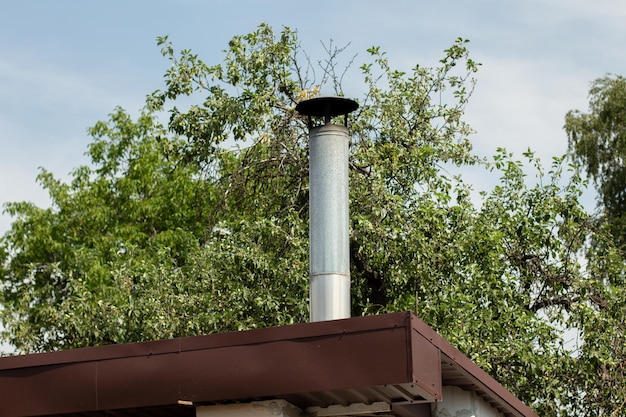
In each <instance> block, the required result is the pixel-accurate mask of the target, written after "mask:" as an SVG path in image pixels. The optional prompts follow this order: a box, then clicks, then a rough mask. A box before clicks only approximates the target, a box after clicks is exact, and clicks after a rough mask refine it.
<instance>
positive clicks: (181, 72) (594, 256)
mask: <svg viewBox="0 0 626 417" xmlns="http://www.w3.org/2000/svg"><path fill="white" fill-rule="evenodd" d="M158 43H159V45H160V46H161V48H162V53H163V55H164V57H165V58H166V59H168V60H169V61H170V63H171V67H170V69H169V70H168V71H167V72H166V74H165V85H164V87H163V89H160V90H157V91H155V92H153V93H152V94H150V95H149V96H148V97H147V100H146V106H145V108H144V109H142V111H141V113H140V115H139V116H138V117H137V118H136V119H133V118H132V117H131V116H130V115H129V114H127V113H126V112H125V111H124V110H122V109H115V110H114V112H113V113H112V114H111V115H110V116H109V119H108V120H107V121H105V122H98V123H97V124H96V125H95V126H94V127H93V128H92V129H91V130H90V134H91V136H92V137H93V141H92V143H91V144H90V146H89V149H88V155H89V156H90V158H91V164H90V166H82V167H78V168H77V169H75V170H74V171H73V173H72V181H71V182H70V183H67V184H66V183H63V182H61V181H59V180H57V179H55V178H54V176H53V175H51V174H50V173H48V172H46V171H42V172H41V174H40V175H39V177H38V179H39V181H40V183H41V184H42V186H43V187H44V188H45V189H46V190H47V191H48V193H49V195H50V197H51V200H52V206H51V207H50V208H39V207H36V206H34V205H33V204H30V203H24V202H18V203H10V204H8V205H6V206H5V210H6V211H7V212H8V213H9V214H11V215H12V216H14V218H15V220H14V222H13V224H12V227H11V230H10V231H9V232H8V233H7V234H6V235H5V236H4V237H3V238H2V240H1V243H0V255H1V257H2V263H1V265H2V271H1V280H2V304H3V308H4V310H3V311H2V322H3V324H4V326H5V329H6V332H5V335H4V336H5V339H6V340H8V341H10V342H11V343H12V344H13V345H14V346H16V347H17V348H18V349H19V350H20V351H24V352H37V351H45V350H54V349H63V348H71V347H82V346H92V345H100V344H107V343H120V342H127V341H139V340H149V339H156V338H169V337H176V336H185V335H194V334H203V333H212V332H223V331H229V330H240V329H247V328H253V327H261V326H272V325H278V324H289V323H295V322H302V321H306V320H307V316H308V313H307V297H308V259H307V258H308V242H307V239H308V236H307V235H308V230H307V229H308V160H307V152H308V150H307V131H308V128H307V125H306V121H305V120H303V118H302V117H300V116H299V115H298V114H297V113H296V112H295V104H296V103H297V102H298V101H300V100H302V99H305V98H308V97H311V96H314V95H316V94H319V91H320V90H321V89H324V90H326V89H330V88H335V89H337V91H336V93H339V94H341V85H342V83H341V79H342V77H343V75H344V73H341V74H338V73H336V68H338V67H337V57H338V55H339V54H340V52H341V51H342V48H339V49H337V48H332V47H329V48H328V53H329V57H328V59H327V60H325V61H321V64H320V65H319V66H318V65H316V64H313V63H311V62H310V61H309V60H308V59H306V57H305V58H304V59H303V57H302V52H301V51H300V49H299V46H298V41H297V36H296V34H295V32H292V31H291V30H290V29H288V28H283V30H282V31H281V32H280V33H279V34H278V35H276V34H275V33H274V32H273V31H272V29H271V28H270V27H269V26H267V25H261V26H259V27H258V28H257V29H256V30H255V31H254V32H252V33H250V34H247V35H243V36H237V37H234V38H233V39H232V40H231V42H230V43H229V45H228V49H227V50H226V51H225V56H224V60H223V62H222V63H220V64H216V65H213V66H211V65H207V64H205V63H204V62H203V61H202V60H201V59H200V58H198V56H196V55H195V54H193V53H192V52H191V51H190V50H182V51H180V52H176V51H175V49H174V48H173V46H172V44H171V43H170V42H169V40H168V39H167V38H166V37H163V38H159V40H158ZM477 69H478V64H477V63H475V62H474V61H473V60H472V59H471V58H470V56H469V52H468V50H467V42H466V41H464V40H462V39H458V40H457V41H456V42H454V43H453V45H452V46H451V47H450V48H449V49H447V50H446V51H444V53H443V58H442V59H441V61H440V62H439V63H438V64H437V66H435V67H432V68H431V67H424V66H420V65H416V66H415V67H414V68H412V69H411V70H409V71H400V70H397V69H394V68H392V66H391V65H390V63H389V62H388V60H387V58H386V56H385V54H384V53H383V52H381V51H380V49H379V48H376V47H373V48H370V49H369V50H368V58H367V60H366V62H365V63H364V64H363V65H362V66H360V67H359V71H360V72H361V74H362V76H363V80H364V84H363V91H364V94H363V96H362V97H360V98H359V102H360V108H359V110H358V112H357V113H356V114H355V115H354V117H353V118H352V120H351V125H350V131H351V141H350V151H351V156H350V201H351V208H350V210H351V214H350V217H351V230H350V244H351V274H352V309H353V314H354V315H362V314H377V313H383V312H388V311H398V310H413V311H416V312H417V314H418V315H419V316H420V317H422V318H423V319H424V320H425V321H426V322H427V323H429V324H430V325H431V326H432V327H433V328H435V329H436V330H438V331H439V332H440V333H441V334H442V335H443V336H444V337H446V338H447V339H448V340H450V341H451V342H452V343H453V344H454V345H456V346H458V347H459V348H460V349H461V350H462V351H464V352H465V353H466V354H467V355H469V356H470V357H471V358H472V359H473V360H474V361H476V362H477V363H478V364H479V365H481V366H482V367H483V368H484V369H485V370H487V371H488V372H489V373H491V374H492V375H493V376H494V377H496V378H497V379H498V380H499V381H501V382H502V383H503V384H505V385H506V386H507V387H508V388H509V389H511V390H512V392H513V393H515V394H516V395H517V396H518V397H520V398H521V399H522V400H524V401H525V402H527V403H528V404H530V405H531V406H533V407H534V408H535V409H536V410H537V411H538V413H539V414H541V415H546V416H550V415H553V416H561V415H570V413H578V414H577V415H587V416H606V415H610V414H611V413H612V412H618V411H616V410H619V407H620V404H623V401H624V399H625V398H626V395H625V393H624V386H626V385H625V381H624V364H625V363H626V362H624V361H625V360H626V356H625V352H624V331H623V326H624V325H623V322H624V320H623V318H624V307H623V306H624V303H623V301H624V296H625V294H624V290H623V288H624V286H623V284H624V282H623V280H624V278H623V271H622V260H621V258H620V256H619V253H618V252H617V251H616V250H614V248H613V246H612V245H611V242H610V239H609V240H608V241H607V244H606V245H603V246H602V250H601V251H598V252H597V253H594V252H593V250H595V249H597V248H598V247H589V245H588V242H589V239H593V240H594V241H600V240H601V239H604V238H605V236H606V235H605V232H604V229H603V228H602V227H601V225H599V224H598V223H596V222H595V221H594V219H593V218H591V217H590V216H589V215H588V214H587V213H586V212H585V210H584V209H583V207H582V206H581V204H580V202H579V197H580V193H581V189H582V188H581V187H582V180H581V178H580V177H579V176H578V175H577V174H576V171H574V170H572V169H571V167H567V166H564V164H563V160H562V159H560V158H556V159H555V160H554V161H553V165H552V167H551V169H549V170H548V171H547V172H546V171H545V170H544V169H543V168H542V165H541V163H540V162H539V161H537V160H536V158H535V157H534V156H533V154H532V153H531V152H528V153H527V154H526V156H525V157H526V159H527V160H528V161H530V162H531V164H532V166H533V167H534V168H533V169H534V172H535V174H536V175H535V176H529V175H528V174H527V173H525V172H524V169H523V166H524V165H523V164H522V163H521V162H518V161H516V160H515V159H514V158H513V156H512V155H510V154H508V153H507V152H506V151H505V150H500V151H499V152H498V154H497V155H495V156H494V158H493V159H492V160H490V161H486V160H483V159H481V158H478V157H477V156H476V155H474V154H473V153H472V151H471V145H470V141H469V135H470V134H471V133H472V131H471V128H470V127H469V126H468V125H467V124H466V123H465V122H464V120H463V117H462V116H463V110H464V106H465V105H466V103H467V102H468V99H469V97H470V95H471V92H472V90H473V85H474V81H473V79H472V77H473V75H474V73H475V72H476V70H477ZM316 73H318V74H321V75H319V76H318V78H316V77H315V74H316ZM163 120H166V122H164V121H163ZM469 165H477V166H480V167H482V168H483V169H485V170H486V171H485V172H486V175H497V176H498V177H499V178H500V182H499V184H498V185H497V186H496V187H495V188H494V189H493V190H491V191H489V192H483V193H481V197H480V202H478V203H477V202H476V198H472V197H471V196H472V188H471V186H470V185H469V184H466V183H464V182H463V180H462V178H461V177H460V176H454V175H451V174H450V173H449V171H450V170H452V167H459V169H460V170H461V171H462V168H463V167H466V166H469ZM585 251H588V252H585ZM583 253H588V257H587V259H586V260H585V265H582V264H581V260H582V255H583ZM620 326H621V327H620ZM565 329H573V330H570V333H571V331H573V332H575V333H577V334H578V335H579V338H580V341H579V342H578V343H575V344H572V343H569V344H567V343H565V341H564V337H565V336H564V331H565ZM619 329H621V331H619Z"/></svg>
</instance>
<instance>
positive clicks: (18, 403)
mask: <svg viewBox="0 0 626 417" xmlns="http://www.w3.org/2000/svg"><path fill="white" fill-rule="evenodd" d="M442 366H446V367H447V368H446V369H442ZM446 375H448V376H452V377H453V378H454V379H455V380H457V381H458V380H460V381H462V384H463V385H464V387H466V389H467V387H470V389H473V390H475V391H476V392H477V394H478V395H480V396H482V397H483V398H484V399H485V400H487V401H488V402H489V403H491V404H492V406H494V407H495V408H497V409H498V410H500V411H501V412H503V413H504V415H506V416H519V417H526V416H529V417H530V416H534V417H536V414H534V413H533V412H532V411H531V410H530V409H529V408H528V407H527V406H525V405H524V404H523V403H521V401H519V400H518V399H517V398H516V397H515V396H513V395H512V394H511V393H509V392H508V391H507V390H506V389H504V388H503V387H502V386H501V385H500V384H498V383H497V382H496V381H495V380H493V378H491V377H490V376H489V375H487V374H486V373H485V372H484V371H482V370H481V369H480V368H478V367H477V366H476V365H475V364H474V363H473V362H471V361H470V360H469V359H468V358H467V357H466V356H464V355H463V354H461V353H460V352H459V351H458V350H456V349H455V348H454V347H452V346H451V345H450V344H449V343H448V342H446V341H445V340H444V339H443V338H442V337H441V336H439V335H438V334H437V333H436V332H434V331H433V330H432V329H430V328H429V327H428V326H427V325H426V324H425V323H424V322H422V321H421V320H419V319H418V318H417V317H416V316H414V315H413V314H411V313H393V314H386V315H380V316H368V317H354V318H349V319H344V320H336V321H325V322H315V323H305V324H297V325H291V326H281V327H274V328H267V329H257V330H249V331H243V332H236V333H223V334H215V335H207V336H197V337H188V338H179V339H172V340H162V341H153V342H144V343H130V344H122V345H110V346H102V347H93V348H86V349H74V350H67V351H59V352H51V353H43V354H34V355H24V356H14V357H6V358H0V392H2V393H3V397H4V398H11V399H12V400H11V401H0V416H3V417H24V416H68V417H69V416H72V417H77V416H84V417H97V416H101V415H102V416H104V415H113V413H114V415H116V416H123V417H139V416H145V415H147V414H146V411H148V410H151V411H150V414H149V415H158V413H157V411H155V410H159V409H161V410H166V409H172V407H177V406H178V404H180V403H181V402H182V403H185V404H187V403H193V404H194V405H201V404H216V403H228V402H245V401H252V400H261V399H270V398H281V399H285V400H286V401H289V402H291V403H292V404H294V405H296V406H297V407H299V408H301V409H306V408H308V407H313V406H318V407H327V406H329V405H337V404H338V405H349V404H354V403H374V402H380V401H385V402H388V403H390V404H396V405H401V404H420V403H427V402H433V401H439V400H441V398H442V397H441V395H442V394H441V387H442V384H443V383H445V379H446ZM472 387H473V388H472Z"/></svg>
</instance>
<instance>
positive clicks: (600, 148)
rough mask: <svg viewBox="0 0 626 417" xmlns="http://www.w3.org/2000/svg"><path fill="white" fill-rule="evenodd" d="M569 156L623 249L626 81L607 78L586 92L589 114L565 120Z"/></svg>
mask: <svg viewBox="0 0 626 417" xmlns="http://www.w3.org/2000/svg"><path fill="white" fill-rule="evenodd" d="M565 130H566V132H567V136H568V139H569V154H570V156H571V157H572V159H573V160H574V161H576V162H578V163H580V164H581V165H582V166H583V167H584V169H585V170H586V172H587V175H588V176H590V177H591V178H592V179H593V180H594V182H595V184H596V189H597V190H598V194H599V203H600V206H601V208H602V209H603V210H604V211H605V214H606V216H605V218H606V220H608V221H609V224H610V225H611V227H612V231H613V234H614V236H615V239H616V241H617V242H618V244H619V245H620V246H622V247H626V246H625V245H626V218H625V217H624V213H626V163H624V158H625V157H626V78H624V77H622V76H619V75H617V76H612V75H606V76H604V77H601V78H598V79H596V80H595V81H594V82H593V83H592V85H591V88H590V90H589V112H588V113H583V112H581V111H580V110H572V111H570V112H568V113H567V115H566V117H565Z"/></svg>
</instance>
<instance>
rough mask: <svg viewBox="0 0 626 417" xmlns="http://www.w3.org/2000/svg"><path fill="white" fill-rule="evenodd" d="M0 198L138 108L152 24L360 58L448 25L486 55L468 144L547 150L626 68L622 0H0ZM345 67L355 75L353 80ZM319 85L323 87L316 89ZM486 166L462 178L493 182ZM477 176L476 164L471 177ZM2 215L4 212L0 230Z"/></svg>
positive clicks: (32, 192) (207, 46)
mask: <svg viewBox="0 0 626 417" xmlns="http://www.w3.org/2000/svg"><path fill="white" fill-rule="evenodd" d="M0 5H1V6H2V7H1V10H2V13H1V14H0V56H1V58H0V144H1V148H0V149H1V152H0V204H2V205H3V204H4V203H6V202H10V201H22V200H26V201H32V202H34V203H36V204H38V205H41V206H44V207H45V206H48V205H49V201H48V198H47V194H46V193H45V191H44V190H42V189H41V187H40V186H39V185H38V184H37V182H36V176H37V174H38V172H39V169H40V167H44V168H45V169H47V170H49V171H51V172H52V173H53V174H54V175H56V176H57V177H59V178H61V179H68V178H69V173H70V171H71V170H72V169H73V168H75V167H77V166H79V165H82V164H85V163H87V162H88V161H87V159H86V157H85V155H84V153H85V150H86V147H87V144H88V143H89V140H90V138H89V136H88V135H87V128H88V127H90V126H92V125H93V124H94V123H95V122H96V121H98V120H104V119H106V117H107V115H108V114H109V113H110V112H111V111H112V110H113V109H114V108H115V107H116V106H121V107H123V108H125V109H126V110H127V111H130V112H131V113H133V112H134V113H136V112H137V111H138V110H139V109H140V108H141V107H142V105H143V102H144V99H145V96H146V95H147V94H148V93H150V92H152V91H153V90H156V89H159V88H162V87H163V74H164V72H165V70H166V68H167V66H168V65H167V61H166V60H165V59H164V58H163V57H162V56H161V54H160V52H159V47H158V46H157V44H156V41H155V39H156V37H157V36H162V35H168V36H169V39H170V40H171V41H172V42H173V43H174V46H175V48H177V49H183V48H190V49H192V50H193V51H194V52H195V53H197V54H198V55H199V56H200V57H201V58H202V59H203V60H204V61H205V62H207V63H209V64H216V63H219V62H221V60H222V56H223V55H222V51H223V50H224V49H225V48H226V46H227V43H228V40H229V39H230V38H231V37H232V36H234V35H238V34H245V33H249V32H250V31H252V30H254V29H255V27H256V26H257V25H258V24H260V23H261V22H266V23H268V24H270V25H272V26H273V27H274V28H275V29H276V30H277V31H278V30H280V28H281V27H282V26H289V27H290V28H292V29H295V30H297V31H298V34H299V39H300V41H301V43H302V47H303V48H304V49H305V50H306V51H307V52H308V54H309V55H310V56H311V57H313V58H314V59H315V58H317V59H319V58H322V57H323V46H322V42H324V43H326V44H328V42H329V41H330V40H332V41H333V44H334V45H338V46H342V45H347V44H348V43H349V47H348V49H347V52H346V53H347V54H348V55H350V56H352V55H356V60H355V62H356V64H357V65H358V63H359V60H360V59H362V60H363V61H365V60H366V55H367V54H366V52H365V50H366V49H367V48H368V47H370V46H374V45H376V46H380V48H381V49H382V50H384V51H387V56H388V58H389V60H390V62H391V64H392V66H395V67H397V68H400V69H410V68H412V67H413V66H414V65H415V64H417V63H419V64H420V65H422V66H435V65H437V61H438V60H439V59H440V58H441V57H442V56H443V52H442V51H443V50H444V49H446V48H448V47H449V46H451V45H452V43H453V42H454V40H455V39H456V38H458V37H462V38H464V39H469V40H470V44H469V49H470V51H471V55H472V56H473V59H474V60H476V61H478V62H480V63H481V64H482V66H481V68H480V70H479V72H478V73H477V74H476V78H477V85H476V90H475V92H474V95H473V97H472V98H471V99H470V102H469V104H468V106H467V109H466V120H467V121H468V122H469V123H470V124H471V125H472V127H473V128H474V129H475V130H476V134H474V135H473V136H472V142H473V144H474V148H475V150H476V151H477V152H478V153H480V154H482V155H493V154H494V153H495V150H496V148H498V147H505V148H507V149H508V150H510V151H511V152H513V153H515V154H516V155H520V157H521V153H522V152H523V151H525V150H526V149H528V148H530V149H532V150H534V151H535V152H536V153H537V155H538V156H540V157H541V158H542V159H543V160H545V161H546V163H547V161H550V160H551V158H552V157H553V156H558V155H562V154H563V153H565V152H566V149H567V138H566V136H565V133H564V131H563V122H564V116H565V114H566V112H567V111H568V110H572V109H580V110H586V109H587V102H588V96H587V92H588V89H589V85H590V83H591V81H592V80H594V79H596V78H598V77H601V76H603V75H605V74H607V73H613V74H626V53H625V50H624V45H626V24H624V21H626V2H624V1H621V0H595V1H594V2H591V1H587V0H526V1H516V2H513V1H503V0H493V1H491V0H476V1H468V0H442V1H423V0H410V1H393V0H388V1H384V2H383V1H371V0H358V1H354V0H344V1H329V0H318V1H315V2H299V1H293V0H292V1H279V0H275V1H271V0H238V1H226V0H205V1H201V0H169V1H166V0H134V1H128V0H123V1H121V0H107V1H95V0H81V1H79V0H74V1H71V0H55V1H49V0H20V1H17V0H0ZM351 81H352V80H351ZM322 93H324V91H322ZM486 175H488V174H486V173H484V172H481V173H479V174H476V173H468V176H469V177H470V178H469V181H470V182H474V183H476V185H475V186H476V187H477V188H481V186H480V184H482V183H484V184H489V181H493V179H489V178H486V177H485V176H486ZM472 176H474V177H472ZM10 223H11V218H10V217H9V216H8V215H6V214H2V215H1V216H0V234H2V233H4V232H5V231H6V230H8V228H9V227H10Z"/></svg>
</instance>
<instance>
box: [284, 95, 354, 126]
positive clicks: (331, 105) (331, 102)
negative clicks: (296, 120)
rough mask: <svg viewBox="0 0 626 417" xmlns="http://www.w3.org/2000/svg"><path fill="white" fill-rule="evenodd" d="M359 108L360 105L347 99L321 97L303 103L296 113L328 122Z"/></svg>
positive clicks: (299, 104) (299, 105)
mask: <svg viewBox="0 0 626 417" xmlns="http://www.w3.org/2000/svg"><path fill="white" fill-rule="evenodd" d="M358 108H359V104H358V103H357V102H356V101H354V100H350V99H349V98H345V97H338V96H319V97H314V98H310V99H308V100H304V101H301V102H300V103H298V104H297V105H296V111H297V112H298V113H300V114H302V115H304V116H309V117H324V118H326V119H327V122H328V121H329V120H330V118H332V117H335V116H341V115H347V114H348V113H352V112H353V111H355V110H356V109H358Z"/></svg>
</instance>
